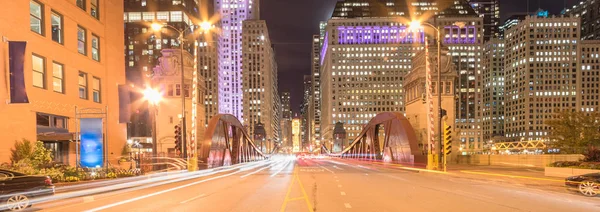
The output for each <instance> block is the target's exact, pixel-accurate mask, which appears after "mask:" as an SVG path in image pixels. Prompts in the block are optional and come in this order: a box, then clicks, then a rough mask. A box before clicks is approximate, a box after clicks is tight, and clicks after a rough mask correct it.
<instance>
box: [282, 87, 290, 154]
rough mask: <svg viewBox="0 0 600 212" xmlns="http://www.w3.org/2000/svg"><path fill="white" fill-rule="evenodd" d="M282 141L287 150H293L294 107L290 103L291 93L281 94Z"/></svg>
mask: <svg viewBox="0 0 600 212" xmlns="http://www.w3.org/2000/svg"><path fill="white" fill-rule="evenodd" d="M280 98H281V111H282V113H281V120H280V122H281V141H282V144H283V147H285V148H286V149H291V148H292V146H293V145H292V118H293V117H292V107H291V103H290V92H289V91H285V92H282V93H281V96H280Z"/></svg>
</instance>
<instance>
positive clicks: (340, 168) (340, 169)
mask: <svg viewBox="0 0 600 212" xmlns="http://www.w3.org/2000/svg"><path fill="white" fill-rule="evenodd" d="M333 168H336V169H339V170H344V169H342V168H340V167H337V166H333Z"/></svg>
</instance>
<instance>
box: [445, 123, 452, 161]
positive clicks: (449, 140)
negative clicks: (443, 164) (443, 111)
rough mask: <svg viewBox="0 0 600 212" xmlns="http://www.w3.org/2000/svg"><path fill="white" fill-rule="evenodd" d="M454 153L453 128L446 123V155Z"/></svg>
mask: <svg viewBox="0 0 600 212" xmlns="http://www.w3.org/2000/svg"><path fill="white" fill-rule="evenodd" d="M450 153H452V127H451V126H449V125H448V124H446V122H444V154H446V155H449V154H450Z"/></svg>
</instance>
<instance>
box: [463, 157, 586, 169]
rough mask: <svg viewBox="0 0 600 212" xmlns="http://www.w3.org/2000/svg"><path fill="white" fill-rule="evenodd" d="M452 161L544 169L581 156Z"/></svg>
mask: <svg viewBox="0 0 600 212" xmlns="http://www.w3.org/2000/svg"><path fill="white" fill-rule="evenodd" d="M452 159H453V160H451V162H452V163H454V164H466V165H488V166H523V167H539V168H544V167H546V166H547V165H548V164H550V163H553V162H556V161H578V160H581V159H583V155H578V154H571V155H458V156H454V157H452Z"/></svg>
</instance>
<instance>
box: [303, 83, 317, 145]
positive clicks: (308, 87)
mask: <svg viewBox="0 0 600 212" xmlns="http://www.w3.org/2000/svg"><path fill="white" fill-rule="evenodd" d="M312 89H313V85H312V77H311V75H304V92H303V94H304V96H303V98H302V103H301V105H300V117H302V127H301V133H300V134H301V135H302V138H301V139H302V144H301V149H303V150H306V151H307V150H310V146H311V144H312V143H313V140H312V139H313V131H312V130H313V124H314V122H313V117H314V111H313V109H314V107H313V103H314V102H313V93H312Z"/></svg>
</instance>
